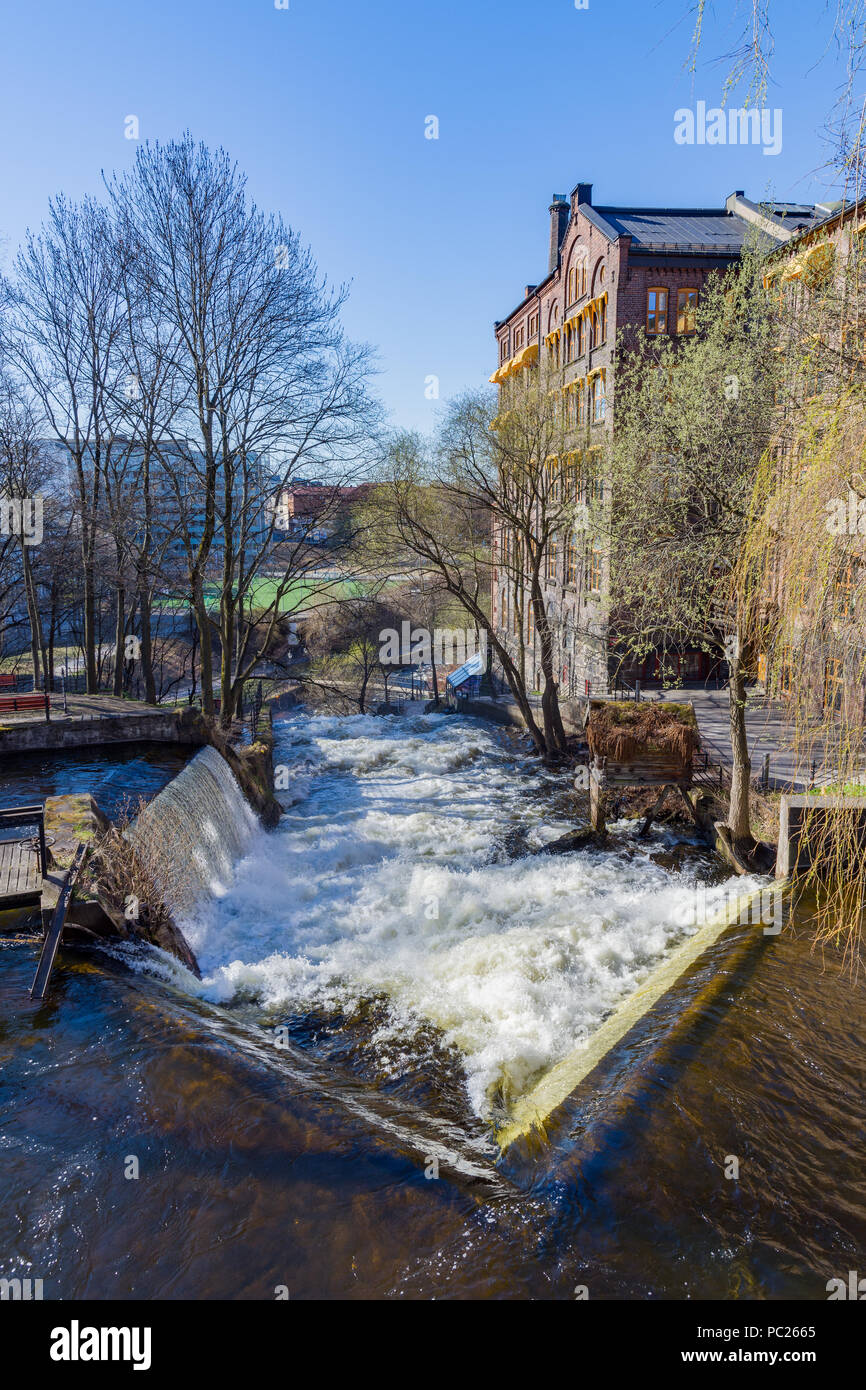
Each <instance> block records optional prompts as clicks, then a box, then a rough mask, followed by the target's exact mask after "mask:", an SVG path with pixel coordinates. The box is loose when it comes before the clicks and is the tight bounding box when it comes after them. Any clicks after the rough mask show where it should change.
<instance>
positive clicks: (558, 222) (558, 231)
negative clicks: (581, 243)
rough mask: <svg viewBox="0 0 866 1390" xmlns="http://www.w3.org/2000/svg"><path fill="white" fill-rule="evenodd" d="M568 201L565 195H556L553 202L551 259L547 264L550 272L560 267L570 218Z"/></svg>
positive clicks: (551, 209)
mask: <svg viewBox="0 0 866 1390" xmlns="http://www.w3.org/2000/svg"><path fill="white" fill-rule="evenodd" d="M570 210H571V209H570V208H569V204H568V199H567V198H566V196H565V194H564V193H554V195H553V202H552V203H551V204H550V209H549V211H550V257H549V259H548V262H547V269H548V271H554V270H556V267H557V266H558V265H559V248H560V246H561V245H562V239H563V237H564V236H565V229H566V227H567V226H568V216H569V212H570Z"/></svg>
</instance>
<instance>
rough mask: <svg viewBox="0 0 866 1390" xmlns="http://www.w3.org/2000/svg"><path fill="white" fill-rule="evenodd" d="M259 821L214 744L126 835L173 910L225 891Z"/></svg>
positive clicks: (175, 911)
mask: <svg viewBox="0 0 866 1390" xmlns="http://www.w3.org/2000/svg"><path fill="white" fill-rule="evenodd" d="M257 825H258V822H257V820H256V817H255V816H254V815H253V812H252V811H251V809H250V807H249V805H248V804H247V801H246V799H245V797H244V795H243V792H242V791H241V789H240V787H239V786H238V784H237V782H236V780H235V777H234V774H233V773H232V770H231V768H230V767H229V765H228V763H227V762H226V761H225V759H224V758H222V757H221V756H220V754H219V753H218V752H217V751H216V749H215V748H202V749H201V751H200V752H199V753H196V755H195V757H194V758H193V759H192V760H191V761H190V762H188V763H187V765H186V767H185V768H184V769H183V771H182V772H180V773H179V774H178V776H177V777H175V778H173V780H172V781H171V782H169V783H168V785H167V786H166V787H164V788H163V790H162V791H161V792H159V793H158V795H157V796H155V797H154V798H153V800H152V801H151V802H150V803H149V804H148V805H147V806H146V807H145V808H144V810H143V811H142V812H141V814H140V815H139V816H138V818H137V820H136V821H135V823H134V825H133V826H132V827H131V829H130V832H129V836H130V839H131V840H132V842H133V844H134V845H136V846H138V848H139V850H140V851H143V853H144V855H145V858H146V861H147V863H148V865H149V866H150V867H151V868H152V869H153V872H154V875H155V877H156V878H157V881H158V882H159V883H160V884H161V886H162V889H163V896H164V898H165V901H166V903H167V905H168V906H169V907H170V908H171V909H172V911H173V912H174V913H175V914H177V913H181V912H184V911H189V910H191V909H192V908H193V907H194V906H195V904H196V903H198V902H201V901H202V899H203V898H204V899H206V898H208V897H219V896H220V894H222V893H224V892H225V891H226V889H227V887H228V885H229V884H230V883H231V882H232V877H233V874H234V868H235V864H236V863H237V861H238V859H239V858H240V856H241V855H242V854H243V853H244V851H245V850H246V849H247V847H248V846H249V843H250V840H251V839H252V836H253V834H254V832H255V829H256V827H257Z"/></svg>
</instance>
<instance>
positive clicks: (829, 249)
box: [757, 199, 866, 726]
mask: <svg viewBox="0 0 866 1390" xmlns="http://www.w3.org/2000/svg"><path fill="white" fill-rule="evenodd" d="M864 248H866V199H860V200H858V201H857V202H855V203H846V204H843V203H840V204H838V205H836V206H835V207H833V208H830V209H828V210H827V212H826V215H825V216H824V217H823V218H822V219H821V220H819V221H816V222H814V223H813V224H812V225H811V226H809V227H808V228H806V229H804V230H802V231H800V232H799V233H798V234H797V235H796V236H794V237H792V238H791V239H790V241H789V242H788V243H786V244H785V245H784V246H782V247H779V248H777V249H776V250H774V251H773V252H772V253H771V254H770V255H769V256H768V258H767V263H766V272H765V276H764V284H765V287H766V288H767V290H768V292H769V293H771V294H772V295H773V296H774V297H776V296H778V301H779V307H780V310H781V311H782V312H781V314H780V319H781V323H782V333H783V336H784V335H789V334H790V335H791V337H792V338H793V340H794V344H795V350H794V351H793V352H789V353H787V354H786V364H787V374H788V383H787V386H788V389H787V391H786V393H785V402H786V404H785V407H784V408H782V407H780V410H779V432H778V434H777V436H776V440H775V442H774V445H773V450H772V457H773V463H774V468H775V471H776V476H777V480H778V485H779V489H780V493H782V494H784V492H785V489H786V486H787V488H788V489H790V487H791V484H792V483H793V484H794V485H795V486H796V488H797V494H798V496H800V497H801V496H802V495H803V494H804V493H807V492H808V493H809V494H810V495H811V497H812V499H813V500H812V501H811V502H810V503H807V504H806V511H805V516H806V519H807V520H806V524H807V525H809V524H812V523H814V524H816V525H819V526H821V528H822V531H823V530H826V531H827V532H828V533H829V534H830V535H832V536H833V537H834V540H833V541H832V542H826V544H833V545H836V546H838V560H837V561H836V562H835V563H834V562H833V561H832V560H831V557H830V556H829V555H828V556H827V558H826V561H825V565H824V568H823V571H822V573H817V572H816V573H815V574H814V576H810V582H809V583H808V585H804V584H803V582H802V576H801V574H800V573H797V572H795V573H794V574H793V575H792V574H790V573H789V572H788V568H787V562H786V558H785V556H786V554H787V548H786V536H785V523H784V522H782V523H781V525H780V536H779V539H780V546H779V551H778V553H777V554H776V555H775V556H774V564H773V569H772V572H771V574H770V579H769V584H768V586H767V589H766V591H765V594H764V597H765V601H766V604H767V610H768V612H769V613H770V614H772V613H779V612H786V613H787V614H788V615H789V616H790V615H793V614H794V613H796V615H797V616H796V617H795V618H794V620H793V622H789V623H788V624H787V625H786V626H783V627H781V628H779V629H778V630H775V631H774V627H773V625H772V624H769V631H770V633H772V634H773V636H772V640H771V645H770V647H769V649H768V650H763V651H761V652H759V653H758V654H757V676H758V683H759V685H760V686H762V687H763V688H765V689H766V690H767V692H768V693H769V694H770V695H772V696H773V697H775V698H781V699H785V700H787V699H790V698H791V697H792V696H796V698H798V699H804V700H805V702H806V703H807V705H808V706H809V708H810V712H811V714H812V715H813V716H815V717H819V718H820V717H826V716H828V715H830V714H835V713H838V714H841V715H842V716H843V717H844V719H845V721H846V722H847V724H848V725H849V726H851V725H857V724H859V723H862V722H863V721H864V720H866V679H864V674H863V673H864V669H866V656H864V652H866V632H864V602H866V504H864V503H863V502H862V499H861V497H860V494H859V492H858V493H854V492H853V491H852V492H851V493H850V495H849V494H848V492H847V491H846V488H845V487H839V489H838V491H839V493H840V496H839V497H838V498H835V499H834V498H831V497H829V496H826V495H825V488H826V486H827V485H828V483H829V482H830V481H831V479H830V478H828V477H827V473H826V463H822V461H821V460H822V453H821V447H820V438H821V434H822V433H823V432H824V431H826V430H827V427H828V424H829V422H830V421H831V420H832V419H833V418H834V414H835V412H836V410H837V409H838V410H839V411H840V417H841V414H842V410H841V404H840V403H841V400H842V399H844V396H843V393H844V392H845V391H846V390H849V389H850V388H851V387H852V386H854V387H857V388H858V395H859V394H860V393H862V388H863V384H864V380H866V276H864V269H863V267H864ZM804 342H810V343H811V344H813V354H814V355H813V356H812V358H811V360H810V358H809V357H808V356H804V353H803V350H802V345H803V343H804ZM798 345H799V346H798ZM844 444H845V436H844V433H843V434H842V435H841V436H840V441H839V447H840V449H841V448H843V447H844ZM813 447H814V448H816V450H817V458H816V457H814V456H813V455H812V448H813ZM824 457H826V456H824ZM837 457H838V459H839V467H840V469H841V464H842V458H843V457H844V455H842V454H841V453H840V454H839V455H837ZM810 473H811V475H812V478H811V486H810V477H809V475H810ZM856 473H857V478H856V479H852V483H853V481H857V483H858V487H859V489H860V490H861V491H862V474H861V473H860V469H859V467H858V468H857V470H856ZM836 474H837V466H836V464H835V462H834V465H833V468H832V475H833V477H834V478H835V481H836V482H837V483H842V482H845V481H846V480H845V479H842V478H841V477H838V476H836ZM816 489H817V495H818V496H819V497H820V498H821V499H822V500H823V503H824V509H825V511H826V515H822V516H819V517H818V518H816V517H815V516H814V513H813V510H810V508H812V509H814V505H815V504H814V497H815V493H816ZM834 501H835V503H836V507H839V506H841V508H842V513H843V519H842V522H841V523H840V522H839V520H838V516H834V511H835V508H834ZM779 515H780V517H782V518H784V517H786V516H790V520H789V521H788V522H787V525H792V524H793V525H796V524H797V523H800V524H801V525H802V521H803V513H801V512H798V511H796V510H795V511H794V512H793V513H788V512H787V511H784V510H780V511H779ZM831 520H832V525H831ZM792 598H793V599H795V600H796V604H795V605H792V603H791V599H792ZM822 611H823V615H824V616H823V619H822ZM798 648H799V650H798Z"/></svg>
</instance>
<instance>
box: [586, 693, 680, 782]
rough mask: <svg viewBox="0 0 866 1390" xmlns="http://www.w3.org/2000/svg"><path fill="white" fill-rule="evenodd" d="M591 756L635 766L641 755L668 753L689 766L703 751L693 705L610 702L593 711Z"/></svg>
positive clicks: (590, 735) (589, 738)
mask: <svg viewBox="0 0 866 1390" xmlns="http://www.w3.org/2000/svg"><path fill="white" fill-rule="evenodd" d="M587 740H588V742H589V748H590V752H591V753H592V754H593V755H594V756H595V757H598V758H608V759H609V760H610V761H611V762H614V763H628V762H633V761H634V760H635V759H637V758H639V757H640V755H641V753H646V752H653V753H667V754H669V755H670V756H671V757H674V758H676V759H677V760H678V761H679V762H680V763H682V764H684V765H686V766H688V764H689V763H691V760H692V757H693V755H694V754H695V753H696V752H697V750H698V748H699V747H700V742H701V740H700V734H699V732H698V725H697V720H696V719H695V715H694V710H693V709H692V708H691V706H690V705H678V704H672V703H667V702H665V703H661V702H660V703H659V704H652V705H651V704H636V703H633V702H631V701H629V702H627V703H625V702H624V703H618V702H616V701H610V702H609V703H607V704H604V705H602V706H601V707H600V708H598V709H594V710H593V711H592V714H591V717H590V721H589V726H588V728H587Z"/></svg>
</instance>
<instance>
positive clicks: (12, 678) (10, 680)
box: [0, 671, 18, 690]
mask: <svg viewBox="0 0 866 1390" xmlns="http://www.w3.org/2000/svg"><path fill="white" fill-rule="evenodd" d="M17 684H18V677H17V676H16V675H15V673H14V671H0V690H14V689H15V687H16V685H17Z"/></svg>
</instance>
